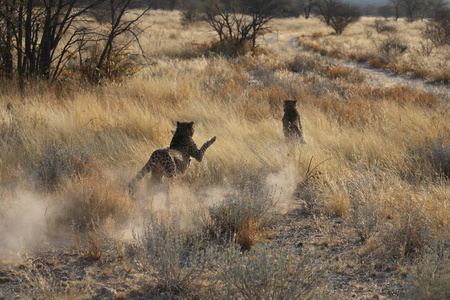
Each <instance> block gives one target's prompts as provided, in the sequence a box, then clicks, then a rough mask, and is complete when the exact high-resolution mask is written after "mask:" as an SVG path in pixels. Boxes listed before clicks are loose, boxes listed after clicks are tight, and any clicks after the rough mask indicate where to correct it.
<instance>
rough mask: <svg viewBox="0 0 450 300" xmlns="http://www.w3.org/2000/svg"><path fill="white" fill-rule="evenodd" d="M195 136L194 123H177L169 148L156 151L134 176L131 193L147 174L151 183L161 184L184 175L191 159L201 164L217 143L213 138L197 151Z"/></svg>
mask: <svg viewBox="0 0 450 300" xmlns="http://www.w3.org/2000/svg"><path fill="white" fill-rule="evenodd" d="M193 135H194V122H189V123H187V122H177V129H176V130H175V133H174V135H173V138H172V141H171V142H170V146H169V148H165V149H158V150H155V151H154V152H153V153H152V155H151V156H150V159H149V160H148V162H147V163H146V164H145V166H144V167H143V168H142V169H141V170H140V171H139V172H138V173H137V174H136V176H134V178H133V179H132V180H131V181H130V183H129V184H128V190H129V192H130V193H131V192H132V191H133V189H134V186H135V184H136V183H137V182H138V181H139V180H141V179H142V178H143V177H144V176H145V175H147V173H149V172H151V174H152V177H151V179H150V180H151V182H152V183H156V184H158V183H161V182H162V177H163V176H166V177H168V178H173V177H174V176H175V175H177V174H184V173H185V172H186V170H187V169H188V167H189V164H190V162H191V157H193V158H195V159H196V160H197V161H199V162H201V161H202V159H203V155H205V152H206V149H208V148H209V146H211V145H212V144H213V143H214V142H215V141H216V137H213V138H212V139H210V140H209V141H207V142H206V143H204V144H203V146H202V147H201V148H200V149H197V145H196V144H195V142H194V140H193V139H192V136H193Z"/></svg>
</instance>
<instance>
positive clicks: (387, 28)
mask: <svg viewBox="0 0 450 300" xmlns="http://www.w3.org/2000/svg"><path fill="white" fill-rule="evenodd" d="M371 26H372V27H373V28H374V29H375V31H376V32H377V33H395V32H397V28H396V27H395V26H392V25H389V24H388V22H387V21H386V20H382V19H376V20H375V21H374V22H373V25H371Z"/></svg>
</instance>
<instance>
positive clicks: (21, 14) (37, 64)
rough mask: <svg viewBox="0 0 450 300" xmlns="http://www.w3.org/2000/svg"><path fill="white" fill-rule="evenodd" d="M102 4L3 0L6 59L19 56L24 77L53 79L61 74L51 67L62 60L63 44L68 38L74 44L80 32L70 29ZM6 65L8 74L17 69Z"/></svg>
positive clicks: (71, 0)
mask: <svg viewBox="0 0 450 300" xmlns="http://www.w3.org/2000/svg"><path fill="white" fill-rule="evenodd" d="M101 1H103V0H97V1H90V3H88V4H85V5H80V6H76V5H77V4H78V3H77V1H76V0H49V1H38V0H23V1H18V0H4V1H2V4H4V5H2V7H1V8H0V24H1V25H3V26H2V27H3V28H2V29H0V30H2V31H3V30H4V31H6V37H5V40H6V42H7V43H8V47H7V49H6V50H7V51H9V54H7V53H6V52H4V53H3V56H5V55H6V56H8V55H13V54H15V56H16V58H17V59H16V67H17V71H18V73H19V76H20V77H22V76H23V75H26V76H34V75H38V76H41V77H43V78H47V79H48V78H51V75H52V72H57V71H58V70H52V69H51V65H52V63H53V62H54V61H55V59H60V57H59V56H58V54H57V51H58V46H59V45H60V42H61V41H62V40H63V38H64V39H65V40H66V41H67V43H68V44H71V43H73V42H74V40H76V39H77V35H78V33H79V32H77V31H76V30H75V31H71V30H70V29H71V28H72V25H73V23H74V21H75V20H76V19H77V18H79V17H80V16H82V15H83V14H84V13H85V12H86V11H87V10H89V9H90V8H92V7H94V6H95V5H97V4H98V3H100V2H101ZM67 35H69V37H68V38H67ZM66 45H67V44H66ZM63 48H64V49H67V48H66V47H63ZM4 50H5V49H4ZM56 57H58V58H56ZM5 58H6V57H5ZM4 62H6V66H5V65H4V67H6V68H10V70H8V72H9V73H12V72H13V68H14V66H13V65H11V64H10V62H9V61H4Z"/></svg>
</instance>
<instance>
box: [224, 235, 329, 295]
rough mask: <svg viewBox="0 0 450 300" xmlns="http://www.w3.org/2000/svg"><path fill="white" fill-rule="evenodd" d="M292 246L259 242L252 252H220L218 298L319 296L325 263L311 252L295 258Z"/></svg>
mask: <svg viewBox="0 0 450 300" xmlns="http://www.w3.org/2000/svg"><path fill="white" fill-rule="evenodd" d="M294 253H295V251H294V250H293V249H290V248H288V249H283V248H278V249H271V248H270V247H269V246H268V245H265V244H262V245H258V246H257V247H255V248H254V249H253V250H252V251H248V252H244V253H242V252H241V251H236V250H231V251H228V252H226V253H225V254H224V255H223V258H222V259H223V265H222V264H221V267H222V268H221V270H220V273H219V274H220V275H219V277H220V280H221V281H222V282H223V284H224V285H225V289H223V290H222V291H221V292H220V295H218V298H220V299H313V298H320V296H319V295H320V293H321V291H320V286H321V284H322V280H323V277H324V269H325V268H324V267H325V263H324V262H322V261H320V260H319V259H318V258H317V257H314V256H313V255H312V254H311V253H304V254H302V255H301V256H300V257H299V258H298V257H296V256H295V255H294Z"/></svg>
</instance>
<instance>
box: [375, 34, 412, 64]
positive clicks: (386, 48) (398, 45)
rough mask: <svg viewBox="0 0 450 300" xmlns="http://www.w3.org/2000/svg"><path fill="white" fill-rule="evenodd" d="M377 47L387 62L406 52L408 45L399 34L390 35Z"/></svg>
mask: <svg viewBox="0 0 450 300" xmlns="http://www.w3.org/2000/svg"><path fill="white" fill-rule="evenodd" d="M377 48H378V52H380V54H381V55H382V57H383V58H384V59H385V60H386V62H390V61H392V60H394V59H395V58H396V57H397V56H399V55H400V54H402V53H404V52H406V50H408V45H407V44H406V43H405V42H404V41H403V40H402V39H401V38H400V37H398V36H397V35H389V36H387V37H386V38H384V39H382V40H381V42H380V43H379V44H378V45H377Z"/></svg>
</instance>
